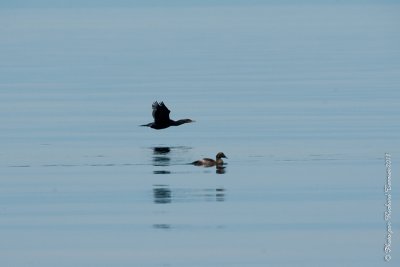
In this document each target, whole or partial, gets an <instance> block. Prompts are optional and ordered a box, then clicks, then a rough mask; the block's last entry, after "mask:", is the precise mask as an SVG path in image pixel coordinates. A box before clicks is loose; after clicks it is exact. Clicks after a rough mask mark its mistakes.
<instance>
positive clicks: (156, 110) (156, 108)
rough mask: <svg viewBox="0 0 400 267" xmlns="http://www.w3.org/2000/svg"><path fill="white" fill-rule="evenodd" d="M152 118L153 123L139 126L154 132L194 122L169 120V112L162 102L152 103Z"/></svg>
mask: <svg viewBox="0 0 400 267" xmlns="http://www.w3.org/2000/svg"><path fill="white" fill-rule="evenodd" d="M152 107H153V118H154V122H150V123H148V124H143V125H140V126H147V127H150V128H153V129H156V130H160V129H165V128H168V127H169V126H179V125H181V124H184V123H190V122H194V121H193V120H191V119H183V120H177V121H174V120H171V119H170V118H169V113H170V112H171V111H170V110H169V109H168V108H167V106H165V104H164V102H161V103H158V102H157V101H156V102H154V103H153V105H152Z"/></svg>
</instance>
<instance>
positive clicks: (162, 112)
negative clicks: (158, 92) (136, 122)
mask: <svg viewBox="0 0 400 267" xmlns="http://www.w3.org/2000/svg"><path fill="white" fill-rule="evenodd" d="M152 107H153V118H154V122H155V123H156V124H163V123H167V122H168V121H169V120H170V119H169V113H170V112H171V111H170V110H169V109H168V108H167V107H166V106H165V104H164V102H161V103H160V104H159V103H158V102H157V101H156V102H154V103H153V105H152Z"/></svg>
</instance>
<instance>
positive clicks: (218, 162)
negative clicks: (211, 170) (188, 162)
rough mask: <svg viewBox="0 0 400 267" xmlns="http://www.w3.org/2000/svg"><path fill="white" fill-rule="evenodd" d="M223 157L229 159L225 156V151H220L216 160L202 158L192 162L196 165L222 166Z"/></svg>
mask: <svg viewBox="0 0 400 267" xmlns="http://www.w3.org/2000/svg"><path fill="white" fill-rule="evenodd" d="M222 158H226V159H227V157H226V156H225V154H224V153H222V152H219V153H218V154H217V156H216V157H215V160H213V159H210V158H204V159H201V160H196V161H193V162H192V164H193V165H195V166H204V167H213V166H217V167H220V166H222V165H223V164H224V161H223V160H222Z"/></svg>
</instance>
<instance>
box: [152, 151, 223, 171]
mask: <svg viewBox="0 0 400 267" xmlns="http://www.w3.org/2000/svg"><path fill="white" fill-rule="evenodd" d="M151 149H152V151H153V157H152V165H153V166H154V167H157V169H156V170H154V171H153V173H154V174H171V173H172V172H171V171H170V170H169V167H170V166H172V165H191V163H190V162H191V160H190V159H187V158H188V157H185V155H186V153H187V151H188V150H190V149H191V147H186V146H177V147H168V146H156V147H151ZM171 155H172V156H171ZM160 167H161V169H160ZM225 172H226V167H225V166H222V165H221V166H216V167H215V173H217V174H224V173H225Z"/></svg>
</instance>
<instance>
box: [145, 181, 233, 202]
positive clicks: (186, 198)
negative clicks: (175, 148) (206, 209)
mask: <svg viewBox="0 0 400 267" xmlns="http://www.w3.org/2000/svg"><path fill="white" fill-rule="evenodd" d="M225 196H226V190H225V189H224V188H222V187H218V188H205V189H201V188H173V189H172V188H170V186H169V185H154V186H153V201H154V203H155V204H169V203H174V202H181V203H182V202H212V201H216V202H223V201H225Z"/></svg>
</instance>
